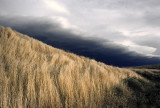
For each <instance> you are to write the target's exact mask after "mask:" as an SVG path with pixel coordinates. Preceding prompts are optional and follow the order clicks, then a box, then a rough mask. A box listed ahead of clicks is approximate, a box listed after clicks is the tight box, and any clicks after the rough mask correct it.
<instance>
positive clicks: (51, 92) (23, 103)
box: [0, 27, 150, 108]
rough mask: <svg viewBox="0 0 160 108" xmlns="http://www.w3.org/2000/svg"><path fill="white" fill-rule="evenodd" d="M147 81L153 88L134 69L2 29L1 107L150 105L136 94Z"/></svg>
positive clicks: (0, 62)
mask: <svg viewBox="0 0 160 108" xmlns="http://www.w3.org/2000/svg"><path fill="white" fill-rule="evenodd" d="M137 82H138V83H137ZM142 82H143V83H145V84H150V82H149V81H147V80H146V79H145V78H142V77H141V76H140V75H138V74H137V73H136V72H134V71H131V70H129V69H121V68H118V67H112V66H108V65H105V64H103V63H101V62H96V61H95V60H91V59H88V58H85V57H82V56H77V55H75V54H72V53H67V52H65V51H63V50H60V49H56V48H53V47H51V46H48V45H46V44H44V43H42V42H40V41H38V40H35V39H33V38H30V37H28V36H26V35H23V34H20V33H18V32H16V31H13V30H12V29H10V28H4V27H0V107H2V108H9V107H15V108H16V107H18V108H25V107H31V108H44V107H52V108H54V107H58V108H59V107H64V108H67V107H70V108H72V107H73V108H82V107H83V108H101V107H111V106H114V107H137V105H138V106H142V105H148V103H146V102H142V101H141V100H138V99H141V97H140V98H139V97H138V96H137V94H136V92H135V89H133V87H136V88H137V86H138V87H139V86H140V84H141V83H142ZM130 85H132V86H131V87H130ZM138 90H141V87H139V89H138Z"/></svg>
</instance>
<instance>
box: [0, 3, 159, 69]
mask: <svg viewBox="0 0 160 108" xmlns="http://www.w3.org/2000/svg"><path fill="white" fill-rule="evenodd" d="M159 10H160V1H159V0H0V25H2V26H5V27H8V26H9V27H12V28H13V29H15V30H17V31H19V32H21V33H24V34H27V35H29V36H32V37H34V38H36V39H38V40H41V41H43V42H45V43H47V44H49V45H52V46H54V47H56V48H61V49H64V50H66V51H69V52H73V53H75V54H78V55H82V56H86V57H89V58H92V59H95V60H97V61H101V62H104V63H106V64H109V65H114V66H120V67H121V66H122V67H124V66H137V65H148V64H160V44H159V43H160V12H159Z"/></svg>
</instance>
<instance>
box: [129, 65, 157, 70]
mask: <svg viewBox="0 0 160 108" xmlns="http://www.w3.org/2000/svg"><path fill="white" fill-rule="evenodd" d="M131 68H136V69H157V70H160V65H144V66H136V67H131Z"/></svg>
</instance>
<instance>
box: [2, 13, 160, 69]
mask: <svg viewBox="0 0 160 108" xmlns="http://www.w3.org/2000/svg"><path fill="white" fill-rule="evenodd" d="M0 25H3V26H6V27H7V26H9V27H12V28H13V29H15V30H17V31H19V32H21V33H24V34H27V35H29V36H32V37H34V38H36V39H38V40H41V41H43V42H45V43H47V44H49V45H51V46H53V47H56V48H60V49H64V50H66V51H69V52H73V53H75V54H78V55H82V56H86V57H89V58H93V59H96V60H97V61H101V62H104V63H106V64H109V65H114V66H137V65H147V64H157V63H160V59H159V58H158V57H150V56H149V57H148V56H145V55H143V54H138V53H136V52H134V51H131V50H129V49H128V48H127V47H126V46H125V45H131V46H132V47H133V48H140V50H141V48H144V50H145V48H146V50H149V51H153V52H154V51H155V50H156V49H154V48H152V47H151V48H150V49H147V47H140V46H137V45H136V44H134V43H132V42H130V41H126V42H123V44H118V43H115V42H113V41H110V40H107V39H105V40H104V39H101V38H95V37H92V38H89V37H90V36H87V35H86V34H82V33H81V32H79V29H78V28H76V27H75V26H71V25H69V24H68V22H67V21H65V20H64V19H63V18H59V17H58V18H56V17H52V18H46V17H40V18H39V17H19V16H14V17H13V16H1V18H0ZM65 25H66V26H65ZM74 30H75V31H76V30H77V32H75V31H74ZM135 41H137V43H138V40H136V39H135ZM145 43H146V42H145ZM124 44H125V45H124ZM142 46H145V44H143V45H142ZM153 46H154V45H153ZM155 46H156V45H155ZM142 50H143V49H142ZM146 50H145V51H146Z"/></svg>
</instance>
